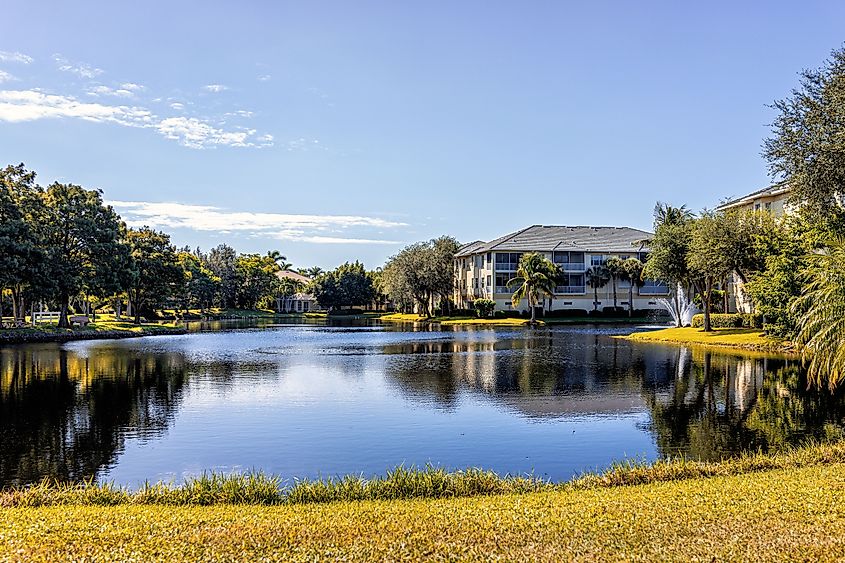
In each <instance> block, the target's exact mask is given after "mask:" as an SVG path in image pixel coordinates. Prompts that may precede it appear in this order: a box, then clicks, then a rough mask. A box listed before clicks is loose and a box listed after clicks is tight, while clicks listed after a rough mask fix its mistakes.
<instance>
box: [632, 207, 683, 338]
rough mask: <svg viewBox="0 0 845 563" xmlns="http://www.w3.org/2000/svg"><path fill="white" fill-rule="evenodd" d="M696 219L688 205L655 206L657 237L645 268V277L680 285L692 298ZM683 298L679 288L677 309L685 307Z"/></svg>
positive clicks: (675, 299) (649, 244)
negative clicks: (691, 258)
mask: <svg viewBox="0 0 845 563" xmlns="http://www.w3.org/2000/svg"><path fill="white" fill-rule="evenodd" d="M692 222H693V218H692V214H691V213H690V212H689V210H687V209H686V207H685V206H681V207H677V208H675V207H671V206H667V205H666V204H664V203H660V202H658V203H657V205H656V206H655V208H654V236H653V237H652V238H651V240H649V241H648V247H649V254H648V260H646V263H645V267H644V269H643V277H644V278H646V279H651V280H656V281H661V282H664V283H666V284H667V285H668V286H669V287H671V288H676V287H678V286H679V285H680V286H681V287H683V288H684V289H685V290H686V292H687V294H688V297H689V293H690V292H691V290H692V282H693V279H692V277H693V275H692V272H691V271H690V267H689V260H688V256H689V253H690V236H691V235H690V233H691V225H692ZM679 300H680V298H679V296H678V292H677V291H676V292H674V305H675V309H676V310H677V311H680V308H681V305H680V302H679ZM678 323H680V317H679V318H678ZM678 326H680V324H679V325H678Z"/></svg>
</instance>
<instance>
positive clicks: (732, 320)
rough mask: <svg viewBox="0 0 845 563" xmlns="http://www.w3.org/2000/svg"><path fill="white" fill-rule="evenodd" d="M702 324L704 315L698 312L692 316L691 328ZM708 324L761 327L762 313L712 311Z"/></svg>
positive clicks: (720, 326)
mask: <svg viewBox="0 0 845 563" xmlns="http://www.w3.org/2000/svg"><path fill="white" fill-rule="evenodd" d="M703 326H704V315H703V314H698V315H695V316H693V318H692V327H693V328H702V327H703ZM710 326H712V327H713V328H763V315H754V314H750V313H714V314H711V315H710Z"/></svg>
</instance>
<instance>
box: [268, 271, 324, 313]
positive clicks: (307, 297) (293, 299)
mask: <svg viewBox="0 0 845 563" xmlns="http://www.w3.org/2000/svg"><path fill="white" fill-rule="evenodd" d="M276 277H277V278H279V279H280V280H285V279H288V280H292V281H294V282H298V283H301V284H303V285H308V283H309V282H310V281H311V278H309V277H308V276H303V275H302V274H299V273H297V272H291V271H290V270H283V271H280V272H276ZM319 309H320V306H319V304H318V303H317V299H316V298H315V297H314V296H313V295H312V294H310V293H303V292H298V293H295V294H293V295H287V296H285V297H278V298H276V312H277V313H307V312H308V311H316V310H319Z"/></svg>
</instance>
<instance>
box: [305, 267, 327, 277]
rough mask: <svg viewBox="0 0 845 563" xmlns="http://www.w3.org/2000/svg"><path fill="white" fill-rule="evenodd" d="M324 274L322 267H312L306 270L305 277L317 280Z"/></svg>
mask: <svg viewBox="0 0 845 563" xmlns="http://www.w3.org/2000/svg"><path fill="white" fill-rule="evenodd" d="M322 273H323V269H322V268H321V267H320V266H311V267H310V268H307V269H306V270H305V275H307V276H308V277H309V278H311V279H314V278H316V277H317V276H319V275H320V274H322Z"/></svg>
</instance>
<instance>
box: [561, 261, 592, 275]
mask: <svg viewBox="0 0 845 563" xmlns="http://www.w3.org/2000/svg"><path fill="white" fill-rule="evenodd" d="M555 265H556V266H557V267H558V268H560V269H561V270H563V271H564V272H577V273H579V274H582V273H584V272H585V271H587V268H586V267H585V266H586V265H585V264H584V263H583V262H556V263H555Z"/></svg>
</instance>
